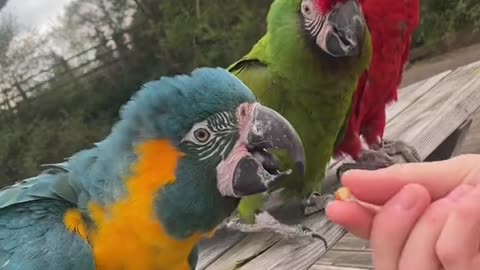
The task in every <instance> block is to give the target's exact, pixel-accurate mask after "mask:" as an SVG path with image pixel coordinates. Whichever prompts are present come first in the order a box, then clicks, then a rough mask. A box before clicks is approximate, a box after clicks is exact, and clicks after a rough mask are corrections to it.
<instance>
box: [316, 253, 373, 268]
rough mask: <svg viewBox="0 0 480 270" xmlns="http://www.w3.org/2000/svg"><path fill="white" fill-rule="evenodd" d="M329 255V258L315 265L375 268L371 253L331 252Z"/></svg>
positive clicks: (326, 257) (325, 257)
mask: <svg viewBox="0 0 480 270" xmlns="http://www.w3.org/2000/svg"><path fill="white" fill-rule="evenodd" d="M328 253H329V254H328V256H327V255H326V256H323V257H322V258H320V259H319V260H318V261H317V262H316V263H315V264H317V265H331V266H343V267H367V268H368V267H371V268H373V262H372V253H371V252H369V251H351V250H350V251H345V250H330V251H329V252H328Z"/></svg>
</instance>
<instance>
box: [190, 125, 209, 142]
mask: <svg viewBox="0 0 480 270" xmlns="http://www.w3.org/2000/svg"><path fill="white" fill-rule="evenodd" d="M193 136H195V139H196V140H197V141H199V142H201V143H204V142H206V141H208V139H209V138H210V132H208V130H206V129H204V128H199V129H197V130H195V132H193Z"/></svg>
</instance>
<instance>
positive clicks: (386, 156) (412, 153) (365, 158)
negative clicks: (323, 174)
mask: <svg viewBox="0 0 480 270" xmlns="http://www.w3.org/2000/svg"><path fill="white" fill-rule="evenodd" d="M420 161H421V158H420V155H419V154H418V152H417V150H416V149H415V148H413V147H412V146H410V145H408V144H406V143H405V142H402V141H391V140H383V141H382V142H381V143H380V146H379V147H378V149H366V150H363V152H362V153H361V154H360V157H359V159H358V160H357V162H352V163H344V164H342V165H341V166H340V167H339V168H338V169H337V178H338V179H339V181H340V179H341V177H342V175H343V174H344V173H345V172H346V171H349V170H353V169H360V170H377V169H382V168H386V167H389V166H391V165H393V164H398V163H411V162H420Z"/></svg>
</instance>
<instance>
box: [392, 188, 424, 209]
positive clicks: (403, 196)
mask: <svg viewBox="0 0 480 270" xmlns="http://www.w3.org/2000/svg"><path fill="white" fill-rule="evenodd" d="M417 201H418V192H417V189H416V188H415V187H414V186H411V185H408V186H405V187H403V188H402V190H400V192H399V193H398V194H397V195H396V196H395V197H394V199H393V204H394V206H396V207H398V208H400V209H402V210H410V209H411V208H413V206H414V205H415V203H417Z"/></svg>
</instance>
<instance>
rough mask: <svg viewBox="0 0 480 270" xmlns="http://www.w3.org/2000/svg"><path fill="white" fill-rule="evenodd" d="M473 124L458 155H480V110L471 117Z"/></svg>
mask: <svg viewBox="0 0 480 270" xmlns="http://www.w3.org/2000/svg"><path fill="white" fill-rule="evenodd" d="M470 118H471V119H472V120H473V122H472V125H471V127H470V130H469V131H468V133H467V134H466V136H465V140H464V141H463V143H462V144H461V145H460V146H459V151H458V153H456V154H480V109H477V111H475V112H474V113H473V114H472V116H471V117H470Z"/></svg>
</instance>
